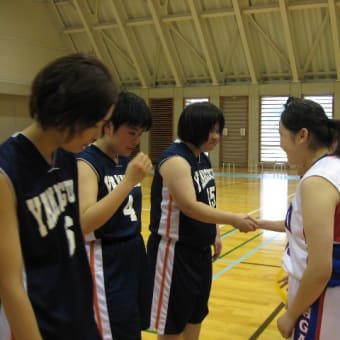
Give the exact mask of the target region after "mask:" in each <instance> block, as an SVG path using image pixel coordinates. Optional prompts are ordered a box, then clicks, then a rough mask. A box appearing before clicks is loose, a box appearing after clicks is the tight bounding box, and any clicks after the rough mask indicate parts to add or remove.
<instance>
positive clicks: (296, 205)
mask: <svg viewBox="0 0 340 340" xmlns="http://www.w3.org/2000/svg"><path fill="white" fill-rule="evenodd" d="M339 169H340V159H339V158H338V157H335V156H327V157H324V158H322V159H320V160H319V161H318V162H316V163H315V164H314V165H313V166H312V167H311V168H310V169H309V170H308V171H307V172H306V173H305V174H304V176H303V177H302V178H301V180H300V182H299V183H298V186H297V189H296V194H295V197H294V198H293V200H292V203H291V205H290V207H289V209H288V212H287V216H286V222H285V224H286V230H287V237H288V244H289V246H288V247H287V249H286V252H285V255H284V260H283V262H284V265H285V262H287V263H286V265H285V267H286V268H289V269H288V270H289V274H290V275H292V276H294V277H295V278H296V279H298V280H300V279H301V277H302V274H303V272H304V271H305V269H306V265H307V256H308V252H307V243H306V240H305V237H304V230H303V219H302V206H301V184H302V182H303V181H304V180H305V179H306V178H308V177H311V176H319V177H323V178H325V179H326V180H327V181H329V182H330V183H332V184H333V185H334V187H335V188H336V189H337V190H338V191H339V192H340V171H339ZM321 227H322V226H320V228H321ZM339 246H340V206H337V208H336V211H335V221H334V246H333V255H334V256H333V264H334V266H333V273H338V275H339V273H340V263H339V261H340V252H339V250H338V248H339ZM338 284H339V285H340V277H338Z"/></svg>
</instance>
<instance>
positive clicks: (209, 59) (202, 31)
mask: <svg viewBox="0 0 340 340" xmlns="http://www.w3.org/2000/svg"><path fill="white" fill-rule="evenodd" d="M188 4H189V7H190V11H191V14H192V16H193V19H194V25H195V28H196V32H197V35H198V40H199V42H200V44H201V47H202V50H203V54H204V58H205V61H206V63H207V66H208V71H209V74H210V77H211V80H212V84H213V85H218V84H219V83H220V82H219V80H218V77H217V74H218V72H217V70H216V69H217V60H216V58H215V57H214V54H213V53H210V51H213V48H212V44H211V43H210V42H209V37H208V34H207V29H206V27H205V22H204V21H203V20H202V19H201V18H200V17H199V14H198V9H197V2H195V0H188ZM208 45H209V46H208ZM213 59H214V61H213Z"/></svg>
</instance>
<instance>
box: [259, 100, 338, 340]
mask: <svg viewBox="0 0 340 340" xmlns="http://www.w3.org/2000/svg"><path fill="white" fill-rule="evenodd" d="M339 136H340V122H339V121H337V120H333V119H328V117H327V116H326V114H325V112H324V110H323V108H322V107H321V106H320V105H319V104H317V103H315V102H313V101H310V100H306V99H298V98H289V99H288V101H287V103H286V105H285V108H284V110H283V112H282V114H281V119H280V138H281V147H282V148H283V150H284V151H285V152H286V154H287V158H288V163H289V164H290V165H294V166H296V168H297V170H298V174H299V175H300V176H301V179H300V181H299V183H298V186H297V189H296V193H295V197H294V199H293V200H292V202H291V204H290V207H289V209H288V212H287V216H286V219H285V221H276V222H275V221H266V220H263V221H258V223H259V226H260V227H261V228H264V229H270V230H276V231H282V230H285V231H286V233H287V237H288V244H289V245H288V247H287V249H286V250H285V254H284V257H283V266H284V268H285V269H286V271H287V273H288V304H287V310H286V311H285V313H284V314H283V315H282V316H280V317H279V319H278V321H277V325H278V329H279V331H280V333H281V335H282V336H283V337H285V338H288V337H291V338H292V339H306V340H312V339H313V340H314V339H322V340H335V339H338V338H339V334H340V323H339V312H340V143H339Z"/></svg>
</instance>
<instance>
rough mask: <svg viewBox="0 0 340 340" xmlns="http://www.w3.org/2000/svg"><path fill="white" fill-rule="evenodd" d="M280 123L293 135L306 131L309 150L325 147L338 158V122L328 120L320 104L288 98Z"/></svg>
mask: <svg viewBox="0 0 340 340" xmlns="http://www.w3.org/2000/svg"><path fill="white" fill-rule="evenodd" d="M281 123H282V124H283V125H284V127H285V128H286V129H288V130H289V131H291V132H293V133H297V132H298V131H299V130H301V129H302V128H305V129H307V130H308V131H309V132H310V134H311V141H310V144H309V147H310V148H311V149H316V148H318V147H320V146H326V147H328V148H330V149H332V151H333V153H335V154H336V155H337V156H340V121H339V120H335V119H330V118H328V117H327V115H326V113H325V111H324V109H323V107H322V106H321V105H320V104H318V103H316V102H314V101H312V100H308V99H301V98H295V97H289V98H288V100H287V102H286V104H285V105H284V110H283V112H282V114H281Z"/></svg>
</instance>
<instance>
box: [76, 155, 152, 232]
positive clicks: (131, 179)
mask: <svg viewBox="0 0 340 340" xmlns="http://www.w3.org/2000/svg"><path fill="white" fill-rule="evenodd" d="M150 169H151V161H150V159H149V157H148V156H147V155H144V154H143V153H139V154H138V155H137V156H136V157H135V158H133V159H132V160H131V162H130V163H129V165H128V167H127V169H126V173H125V176H124V178H123V180H122V181H121V182H120V183H119V184H118V185H117V186H116V187H115V188H114V190H113V191H111V192H110V193H109V194H108V195H106V196H105V197H103V198H102V199H101V200H99V201H97V195H98V179H97V175H96V173H95V172H94V170H93V169H92V168H91V167H90V166H89V165H88V164H87V163H86V162H84V161H81V160H79V161H78V174H79V206H80V215H81V224H82V229H83V233H84V234H87V233H90V232H92V231H94V230H96V229H97V228H99V227H101V226H102V225H104V224H105V223H106V222H107V221H108V220H109V219H110V218H111V217H112V215H113V214H114V213H115V212H116V211H117V209H118V208H119V207H120V205H121V204H122V203H123V201H124V199H125V198H126V197H127V196H128V194H129V192H130V191H131V190H132V189H133V187H134V186H135V185H136V184H137V183H139V182H140V181H141V180H142V179H143V178H144V177H145V176H146V175H147V173H148V172H149V171H150Z"/></svg>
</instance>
